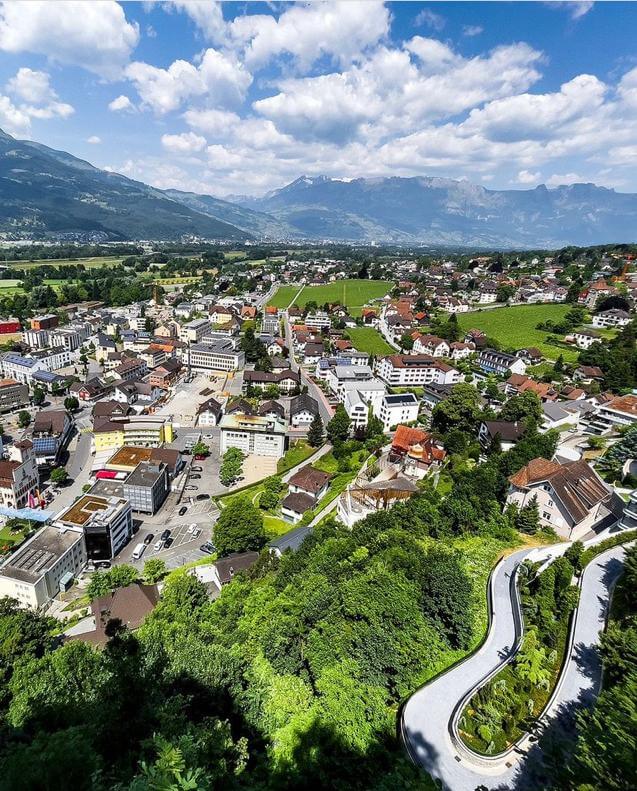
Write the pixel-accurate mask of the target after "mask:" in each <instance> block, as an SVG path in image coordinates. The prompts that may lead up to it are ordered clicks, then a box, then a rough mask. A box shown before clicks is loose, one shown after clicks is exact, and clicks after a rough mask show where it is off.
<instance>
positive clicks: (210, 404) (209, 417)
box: [197, 398, 222, 427]
mask: <svg viewBox="0 0 637 791" xmlns="http://www.w3.org/2000/svg"><path fill="white" fill-rule="evenodd" d="M221 415H222V408H221V404H220V403H219V402H218V401H217V400H216V398H209V399H208V400H207V401H204V402H203V404H201V405H200V406H199V408H198V409H197V425H198V426H206V427H208V426H216V425H217V424H218V423H219V421H220V420H221Z"/></svg>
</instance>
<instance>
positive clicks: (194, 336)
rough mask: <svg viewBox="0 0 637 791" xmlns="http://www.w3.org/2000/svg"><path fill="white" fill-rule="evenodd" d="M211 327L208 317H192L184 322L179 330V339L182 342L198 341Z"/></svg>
mask: <svg viewBox="0 0 637 791" xmlns="http://www.w3.org/2000/svg"><path fill="white" fill-rule="evenodd" d="M211 329H212V325H211V323H210V322H209V321H208V319H194V321H189V322H188V323H187V324H184V325H183V327H181V328H180V330H179V340H180V341H183V342H184V343H199V341H200V340H201V339H202V338H203V336H204V335H207V334H208V333H209V332H210V331H211Z"/></svg>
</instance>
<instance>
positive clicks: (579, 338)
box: [573, 329, 602, 349]
mask: <svg viewBox="0 0 637 791" xmlns="http://www.w3.org/2000/svg"><path fill="white" fill-rule="evenodd" d="M573 338H574V339H575V343H576V344H577V346H578V347H579V348H580V349H590V347H591V346H592V345H593V344H594V343H601V341H602V336H601V335H600V334H599V333H598V332H595V331H594V330H586V329H579V330H575V332H574V333H573Z"/></svg>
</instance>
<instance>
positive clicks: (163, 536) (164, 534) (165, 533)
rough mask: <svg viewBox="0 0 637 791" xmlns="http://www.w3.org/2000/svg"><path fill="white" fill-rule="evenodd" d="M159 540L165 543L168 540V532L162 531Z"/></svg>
mask: <svg viewBox="0 0 637 791" xmlns="http://www.w3.org/2000/svg"><path fill="white" fill-rule="evenodd" d="M160 538H161V540H162V541H166V539H167V538H170V530H164V532H163V533H162V534H161V536H160Z"/></svg>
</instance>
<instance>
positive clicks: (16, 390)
mask: <svg viewBox="0 0 637 791" xmlns="http://www.w3.org/2000/svg"><path fill="white" fill-rule="evenodd" d="M28 403H29V386H28V385H26V384H24V383H22V382H18V381H16V380H15V379H0V412H9V411H10V410H12V409H17V408H18V407H21V406H26V405H27V404H28Z"/></svg>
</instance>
